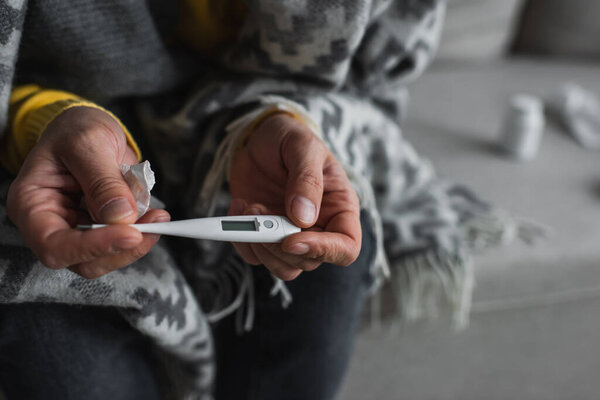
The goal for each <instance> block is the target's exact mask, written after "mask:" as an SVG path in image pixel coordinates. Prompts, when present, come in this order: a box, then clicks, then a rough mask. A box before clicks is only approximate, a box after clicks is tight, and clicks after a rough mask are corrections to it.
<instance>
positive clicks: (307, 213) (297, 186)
mask: <svg viewBox="0 0 600 400" xmlns="http://www.w3.org/2000/svg"><path fill="white" fill-rule="evenodd" d="M326 155H327V152H326V149H325V147H324V146H323V144H322V143H321V142H320V141H319V139H318V138H317V137H315V136H314V135H313V134H312V133H311V134H310V135H306V134H298V133H295V132H290V134H289V135H288V136H286V138H285V139H284V142H283V144H282V157H283V160H284V163H285V165H286V167H287V169H288V181H287V185H286V190H285V207H286V214H287V215H288V217H289V218H290V219H291V220H292V222H294V223H295V224H296V225H298V226H300V227H302V228H308V227H310V226H312V225H313V224H314V223H315V222H316V220H317V217H318V213H319V209H320V207H321V199H322V197H323V164H324V162H325V159H326Z"/></svg>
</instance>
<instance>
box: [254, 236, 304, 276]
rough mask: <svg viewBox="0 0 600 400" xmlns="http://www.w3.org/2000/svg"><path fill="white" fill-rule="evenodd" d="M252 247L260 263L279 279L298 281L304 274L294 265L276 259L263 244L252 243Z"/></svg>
mask: <svg viewBox="0 0 600 400" xmlns="http://www.w3.org/2000/svg"><path fill="white" fill-rule="evenodd" d="M250 247H251V248H252V250H253V251H254V254H256V256H257V257H258V259H259V260H260V262H261V263H262V264H263V265H264V266H265V267H267V268H268V269H269V271H271V273H272V274H273V275H275V276H276V277H278V278H279V279H282V280H284V281H291V280H293V279H296V278H297V277H298V275H300V274H301V273H302V270H301V269H299V268H296V267H294V266H293V265H290V264H288V263H286V262H284V261H282V260H280V259H279V258H277V257H275V256H274V255H273V254H272V253H270V252H269V251H267V249H266V248H265V247H264V246H263V245H262V244H261V243H252V244H251V245H250Z"/></svg>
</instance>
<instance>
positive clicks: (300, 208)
mask: <svg viewBox="0 0 600 400" xmlns="http://www.w3.org/2000/svg"><path fill="white" fill-rule="evenodd" d="M292 214H294V216H295V217H296V218H298V219H299V220H300V221H302V222H306V223H311V222H313V221H314V220H315V215H316V208H315V205H314V204H313V202H312V201H310V200H309V199H307V198H306V197H303V196H296V197H294V200H293V201H292Z"/></svg>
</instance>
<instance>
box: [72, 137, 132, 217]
mask: <svg viewBox="0 0 600 400" xmlns="http://www.w3.org/2000/svg"><path fill="white" fill-rule="evenodd" d="M98 134H99V136H98V137H97V138H95V139H94V140H91V139H88V140H85V143H84V144H82V145H79V146H76V148H75V149H74V150H73V151H68V152H65V154H63V155H62V158H63V162H64V163H65V165H66V167H67V169H68V170H69V171H70V172H71V173H72V174H73V176H74V177H75V179H76V180H77V181H78V182H79V184H80V185H81V188H82V190H83V193H84V195H85V200H86V204H87V206H88V210H89V211H90V213H91V214H92V217H93V218H94V220H95V221H98V222H102V223H107V224H114V223H133V222H135V221H136V219H137V207H136V203H135V200H134V198H133V195H132V194H131V190H130V189H129V187H128V186H127V183H126V182H125V180H124V179H123V175H122V174H121V169H120V162H119V161H120V160H119V156H118V150H117V149H116V146H115V145H114V144H112V142H111V140H110V138H108V135H110V134H111V133H104V134H103V135H102V134H101V132H98ZM81 140H84V139H81Z"/></svg>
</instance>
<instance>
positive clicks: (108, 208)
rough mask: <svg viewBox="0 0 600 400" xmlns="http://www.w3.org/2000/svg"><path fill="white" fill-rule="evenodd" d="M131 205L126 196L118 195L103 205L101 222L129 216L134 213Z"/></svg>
mask: <svg viewBox="0 0 600 400" xmlns="http://www.w3.org/2000/svg"><path fill="white" fill-rule="evenodd" d="M133 212H134V211H133V209H132V208H131V205H130V204H129V202H128V201H127V199H126V198H124V197H117V198H116V199H112V200H111V201H109V202H108V203H106V204H105V205H103V206H102V208H101V209H100V218H101V222H105V223H110V222H114V221H118V220H120V219H123V218H127V217H129V216H130V215H131V214H133Z"/></svg>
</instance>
